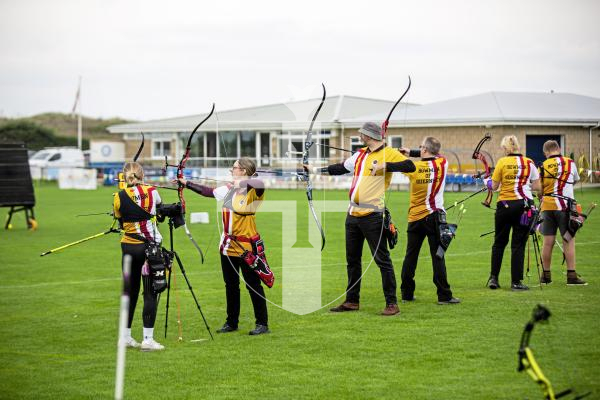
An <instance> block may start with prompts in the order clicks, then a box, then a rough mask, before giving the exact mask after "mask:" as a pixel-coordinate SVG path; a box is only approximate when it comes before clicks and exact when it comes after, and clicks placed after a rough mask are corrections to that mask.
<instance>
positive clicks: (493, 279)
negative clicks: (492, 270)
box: [487, 275, 500, 290]
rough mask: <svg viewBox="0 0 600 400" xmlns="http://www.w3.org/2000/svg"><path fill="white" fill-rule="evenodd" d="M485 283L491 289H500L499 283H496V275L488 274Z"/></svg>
mask: <svg viewBox="0 0 600 400" xmlns="http://www.w3.org/2000/svg"><path fill="white" fill-rule="evenodd" d="M487 285H488V287H489V288H490V289H492V290H495V289H500V284H499V283H498V277H497V276H496V275H490V279H488V282H487Z"/></svg>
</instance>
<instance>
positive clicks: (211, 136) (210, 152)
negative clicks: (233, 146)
mask: <svg viewBox="0 0 600 400" xmlns="http://www.w3.org/2000/svg"><path fill="white" fill-rule="evenodd" d="M216 156H217V134H216V133H215V132H207V133H206V157H216Z"/></svg>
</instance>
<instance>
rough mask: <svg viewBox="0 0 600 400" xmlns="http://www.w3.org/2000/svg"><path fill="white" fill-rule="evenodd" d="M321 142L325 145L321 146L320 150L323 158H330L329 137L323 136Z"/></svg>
mask: <svg viewBox="0 0 600 400" xmlns="http://www.w3.org/2000/svg"><path fill="white" fill-rule="evenodd" d="M321 144H322V145H323V146H319V147H320V149H319V150H320V151H321V158H325V159H327V158H329V139H328V138H322V139H321Z"/></svg>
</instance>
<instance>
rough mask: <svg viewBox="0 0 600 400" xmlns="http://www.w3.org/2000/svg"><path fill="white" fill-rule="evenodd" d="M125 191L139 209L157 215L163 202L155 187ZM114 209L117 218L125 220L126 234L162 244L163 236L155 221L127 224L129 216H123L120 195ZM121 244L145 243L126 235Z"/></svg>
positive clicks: (116, 199)
mask: <svg viewBox="0 0 600 400" xmlns="http://www.w3.org/2000/svg"><path fill="white" fill-rule="evenodd" d="M123 190H124V191H125V193H126V195H127V196H128V197H129V198H130V199H131V200H132V201H133V202H134V203H135V204H137V206H138V207H140V208H141V209H143V210H144V211H146V212H147V213H148V214H150V215H152V216H155V215H156V206H157V205H158V204H160V203H162V200H161V198H160V195H159V194H158V191H157V190H156V188H155V187H152V186H147V185H135V186H132V187H128V188H125V189H123ZM113 209H114V214H115V218H123V220H124V221H123V230H124V231H125V233H133V234H136V235H140V236H143V237H145V238H146V239H148V240H151V241H154V242H156V243H161V242H162V236H161V234H160V232H159V231H158V229H157V228H156V223H155V221H153V219H149V220H147V221H139V222H126V221H127V215H123V213H122V212H121V199H120V198H119V196H118V194H116V195H115V196H114V200H113ZM121 243H128V244H140V243H143V242H142V241H140V240H137V239H133V238H131V237H129V236H126V235H124V236H123V237H122V238H121Z"/></svg>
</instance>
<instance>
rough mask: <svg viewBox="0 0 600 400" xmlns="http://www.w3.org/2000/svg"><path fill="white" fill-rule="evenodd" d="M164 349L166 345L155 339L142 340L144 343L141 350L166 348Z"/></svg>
mask: <svg viewBox="0 0 600 400" xmlns="http://www.w3.org/2000/svg"><path fill="white" fill-rule="evenodd" d="M164 349H165V346H163V345H162V344H160V343H158V342H157V341H156V340H154V339H144V340H143V341H142V345H141V346H140V350H142V351H160V350H164Z"/></svg>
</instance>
